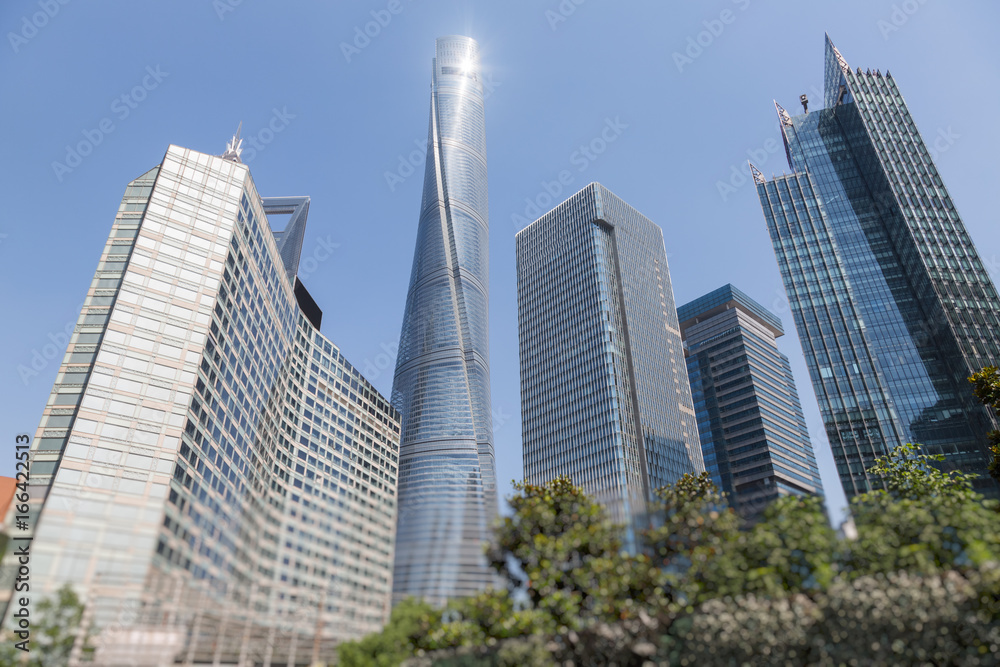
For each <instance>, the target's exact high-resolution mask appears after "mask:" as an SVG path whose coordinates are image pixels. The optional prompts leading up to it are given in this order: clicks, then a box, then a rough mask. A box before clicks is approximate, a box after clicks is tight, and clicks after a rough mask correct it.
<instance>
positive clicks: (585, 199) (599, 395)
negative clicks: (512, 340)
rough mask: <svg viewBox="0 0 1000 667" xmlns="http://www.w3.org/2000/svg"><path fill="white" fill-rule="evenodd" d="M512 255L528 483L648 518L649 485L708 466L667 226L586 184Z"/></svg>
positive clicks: (625, 517)
mask: <svg viewBox="0 0 1000 667" xmlns="http://www.w3.org/2000/svg"><path fill="white" fill-rule="evenodd" d="M516 252H517V307H518V331H519V342H520V369H521V423H522V438H523V446H524V478H525V480H526V481H527V482H529V483H532V484H540V483H543V482H546V481H548V480H551V479H553V478H554V477H557V476H559V475H569V476H570V477H571V478H572V480H573V482H574V483H575V484H578V485H580V486H582V487H583V488H584V490H585V491H586V492H587V493H589V494H591V495H593V496H594V497H596V498H597V499H598V500H599V501H600V502H602V503H603V504H604V505H605V506H606V507H607V508H608V509H609V511H610V514H611V516H612V518H613V519H615V520H616V521H618V522H621V523H627V522H629V521H640V522H641V520H642V517H643V516H644V514H645V506H646V502H647V500H648V499H650V497H651V493H652V491H654V490H655V489H656V488H658V487H660V486H663V485H665V484H669V483H672V482H674V481H676V480H677V479H678V478H679V477H680V476H681V475H683V474H684V473H688V472H700V471H702V470H704V466H703V464H702V456H701V447H700V446H699V444H698V430H697V423H696V420H695V413H694V407H693V405H692V402H691V389H690V385H689V384H688V379H687V373H686V372H685V369H684V351H683V346H682V343H681V335H680V331H679V330H678V323H677V310H676V308H675V306H674V296H673V289H672V287H671V285H670V271H669V269H668V267H667V255H666V250H665V248H664V245H663V232H662V230H661V229H660V228H659V227H658V226H656V225H655V224H654V223H653V222H651V221H650V220H649V219H647V218H646V217H644V216H643V215H642V214H640V213H639V212H638V211H636V210H635V209H634V208H632V207H631V206H629V205H628V204H626V203H625V202H623V201H622V200H621V199H619V198H618V197H616V196H615V195H614V194H612V193H611V192H610V191H609V190H607V189H606V188H605V187H604V186H602V185H600V184H598V183H591V184H590V185H588V186H586V187H585V188H583V189H582V190H580V191H579V192H578V193H576V194H575V195H573V196H572V197H570V198H569V199H567V200H566V201H565V202H563V203H562V204H560V205H559V206H557V207H556V208H554V209H553V210H552V211H550V212H549V213H547V214H546V215H544V216H542V217H541V218H539V219H538V220H536V221H535V222H533V223H532V224H530V225H528V226H527V227H525V228H524V229H522V230H521V231H520V232H518V233H517V237H516ZM628 539H629V540H630V541H631V540H633V539H634V537H633V536H632V535H631V534H630V535H629V538H628ZM630 546H632V547H634V546H635V545H634V543H632V544H630Z"/></svg>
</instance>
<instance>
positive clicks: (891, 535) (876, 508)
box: [843, 444, 1000, 577]
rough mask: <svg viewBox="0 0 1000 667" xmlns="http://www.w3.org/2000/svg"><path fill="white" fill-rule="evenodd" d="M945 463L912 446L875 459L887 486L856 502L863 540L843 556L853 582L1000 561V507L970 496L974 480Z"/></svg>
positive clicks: (856, 520) (853, 507)
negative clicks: (939, 465)
mask: <svg viewBox="0 0 1000 667" xmlns="http://www.w3.org/2000/svg"><path fill="white" fill-rule="evenodd" d="M943 459H944V457H943V456H941V455H929V454H920V453H919V445H912V444H906V445H900V446H898V447H896V448H894V449H893V450H892V451H891V452H890V453H889V454H888V455H887V456H884V457H881V458H878V459H876V461H875V465H874V466H872V467H871V468H869V470H868V472H870V473H872V474H876V475H879V476H881V477H882V479H883V480H884V481H885V486H886V488H885V489H884V490H883V489H880V490H877V491H871V492H869V493H865V494H862V495H859V496H856V497H855V498H854V499H852V501H851V513H852V514H853V517H854V523H855V526H856V527H857V531H858V539H857V540H855V541H854V542H852V543H850V544H849V545H847V551H846V554H845V557H844V563H843V564H844V567H845V569H846V571H847V574H848V575H849V576H852V577H856V576H863V575H867V574H879V573H890V572H896V571H900V570H903V571H908V572H914V573H922V574H932V573H936V572H941V571H944V570H950V569H956V568H958V569H966V568H970V567H973V568H975V567H979V566H981V565H983V564H985V563H987V562H989V561H996V560H1000V530H998V528H997V525H998V524H997V520H998V518H1000V517H998V513H997V509H998V503H997V502H996V501H984V500H983V498H982V496H981V495H979V494H978V493H976V492H974V491H973V490H972V480H973V479H974V476H973V475H969V474H966V473H962V472H960V471H957V470H952V471H949V472H943V471H941V470H939V469H938V468H936V467H935V466H934V463H935V462H940V461H942V460H943Z"/></svg>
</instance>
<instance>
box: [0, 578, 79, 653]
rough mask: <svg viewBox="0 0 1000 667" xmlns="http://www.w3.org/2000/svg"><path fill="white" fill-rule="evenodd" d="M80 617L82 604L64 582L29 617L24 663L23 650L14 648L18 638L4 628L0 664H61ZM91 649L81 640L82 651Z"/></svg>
mask: <svg viewBox="0 0 1000 667" xmlns="http://www.w3.org/2000/svg"><path fill="white" fill-rule="evenodd" d="M82 618H83V603H82V602H81V601H80V598H79V597H78V596H77V594H76V592H75V591H74V590H73V587H72V586H70V585H69V584H66V585H64V586H63V587H62V588H60V589H59V590H58V591H56V593H55V595H54V596H53V597H51V598H45V599H44V600H42V601H40V602H39V603H38V604H37V605H36V606H35V609H34V612H33V614H32V616H31V630H30V631H31V641H30V646H29V648H30V651H29V652H28V653H27V658H28V660H27V662H23V660H24V658H25V653H24V652H23V651H21V650H19V649H17V648H16V647H15V643H16V642H18V641H20V639H19V638H17V636H16V635H15V634H14V633H13V632H11V631H9V630H8V631H6V632H5V633H4V637H3V643H2V645H0V665H27V667H50V666H51V665H65V664H66V663H67V662H68V661H69V656H70V653H71V652H72V650H73V643H74V642H75V641H76V636H77V634H78V633H79V629H80V621H81V620H82ZM91 651H92V647H90V646H89V645H88V643H87V640H85V641H84V650H83V654H84V655H87V654H89V653H90V652H91Z"/></svg>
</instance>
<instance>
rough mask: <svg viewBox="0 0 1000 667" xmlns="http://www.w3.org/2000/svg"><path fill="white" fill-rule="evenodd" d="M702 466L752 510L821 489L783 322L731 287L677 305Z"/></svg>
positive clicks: (736, 502)
mask: <svg viewBox="0 0 1000 667" xmlns="http://www.w3.org/2000/svg"><path fill="white" fill-rule="evenodd" d="M677 318H678V319H679V320H680V328H681V336H683V337H684V354H685V356H686V357H687V369H688V376H689V377H690V378H691V394H692V398H693V399H694V409H695V412H696V413H697V415H698V431H699V432H700V434H701V448H702V454H704V457H705V468H706V469H707V470H708V472H709V473H711V475H712V479H713V480H714V481H715V483H716V485H717V486H718V487H719V488H720V489H721V490H722V491H723V492H725V493H726V495H727V496H729V503H730V505H732V506H733V507H735V508H736V509H738V510H739V511H740V512H741V513H743V514H744V515H747V516H754V515H757V514H759V513H760V512H762V511H763V510H764V508H765V507H766V506H767V503H769V502H770V501H772V500H774V499H775V498H777V497H779V496H782V495H788V494H794V495H806V494H818V495H822V494H823V484H822V482H821V481H820V478H819V468H818V467H817V466H816V457H815V456H814V455H813V449H812V445H811V444H810V442H809V432H808V431H807V430H806V419H805V416H804V415H803V414H802V404H801V403H799V394H798V392H797V391H796V390H795V380H794V379H793V378H792V368H791V366H790V365H789V363H788V357H786V356H785V355H783V354H782V353H781V352H780V351H779V350H778V344H777V341H776V340H775V339H776V338H777V337H778V336H782V335H784V333H785V330H784V329H783V328H782V326H781V320H779V319H778V318H777V317H775V316H774V315H773V314H772V313H770V312H769V311H767V310H765V309H764V307H763V306H761V305H760V304H759V303H757V302H756V301H754V300H753V299H751V298H750V297H748V296H747V295H746V294H744V293H743V292H742V291H740V290H738V289H737V288H735V287H733V286H732V285H724V286H723V287H720V288H719V289H717V290H714V291H712V292H709V293H708V294H706V295H704V296H702V297H700V298H698V299H695V300H694V301H692V302H690V303H688V304H685V305H683V306H681V307H680V308H678V309H677Z"/></svg>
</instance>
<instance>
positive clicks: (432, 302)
mask: <svg viewBox="0 0 1000 667" xmlns="http://www.w3.org/2000/svg"><path fill="white" fill-rule="evenodd" d="M433 63H434V64H433V74H432V79H431V113H430V116H431V118H430V129H429V131H428V136H427V167H426V171H425V175H424V191H423V200H422V201H421V204H420V223H419V225H418V228H417V246H416V250H415V251H414V253H413V270H412V273H411V275H410V288H409V293H408V294H407V297H406V312H405V314H404V316H403V329H402V333H401V334H400V341H399V357H398V359H397V362H396V376H395V378H394V381H393V386H392V401H393V405H395V407H396V408H397V409H398V410H399V411H400V413H401V414H402V416H403V430H402V444H401V447H400V479H399V508H400V512H399V524H398V531H397V541H398V542H397V543H398V545H399V549H398V550H397V552H396V553H397V558H396V565H395V574H394V583H393V596H394V599H397V600H398V599H400V598H402V597H405V596H407V595H416V596H420V597H423V598H425V599H427V600H428V601H431V602H435V603H443V602H444V601H445V600H447V599H448V598H450V597H455V596H462V595H469V594H472V593H475V592H476V591H478V590H480V589H481V588H483V587H484V586H486V585H487V584H489V583H491V582H492V576H491V574H490V571H489V569H488V568H487V565H486V559H485V556H484V555H483V543H484V542H485V541H486V540H487V539H489V535H490V528H491V524H492V522H493V519H494V517H495V516H496V512H497V497H496V470H495V467H494V456H493V427H492V419H491V415H490V370H489V335H488V330H489V321H488V310H489V300H488V294H489V291H488V278H489V226H488V220H489V218H488V213H487V209H488V202H487V196H486V131H485V125H484V115H483V85H482V81H481V79H480V75H479V47H478V45H477V44H476V42H475V41H474V40H472V39H470V38H468V37H456V36H452V37H441V38H439V39H438V40H437V53H436V57H435V58H434V61H433Z"/></svg>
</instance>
